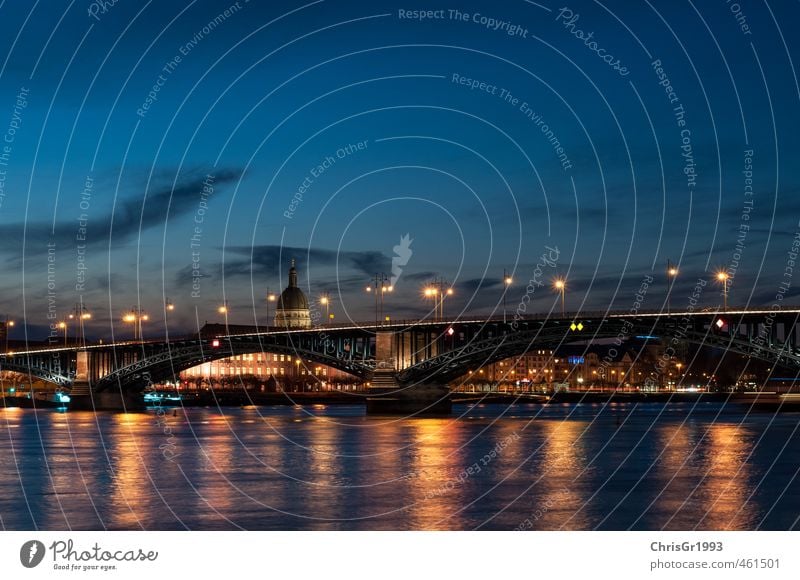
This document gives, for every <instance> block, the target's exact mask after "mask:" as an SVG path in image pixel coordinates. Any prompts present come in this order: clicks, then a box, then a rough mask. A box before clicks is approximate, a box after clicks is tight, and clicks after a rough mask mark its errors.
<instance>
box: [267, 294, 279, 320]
mask: <svg viewBox="0 0 800 580" xmlns="http://www.w3.org/2000/svg"><path fill="white" fill-rule="evenodd" d="M277 299H278V297H277V296H275V294H273V293H272V290H270V289H269V288H267V328H269V327H270V326H272V322H271V320H270V317H269V303H270V302H275V301H276V300H277Z"/></svg>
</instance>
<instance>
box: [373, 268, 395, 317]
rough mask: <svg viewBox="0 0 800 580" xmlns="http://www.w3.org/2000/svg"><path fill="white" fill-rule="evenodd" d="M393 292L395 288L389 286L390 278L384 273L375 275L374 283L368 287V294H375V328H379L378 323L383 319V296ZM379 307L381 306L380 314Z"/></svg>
mask: <svg viewBox="0 0 800 580" xmlns="http://www.w3.org/2000/svg"><path fill="white" fill-rule="evenodd" d="M393 290H394V287H393V286H392V285H391V284H389V277H388V276H387V275H386V274H384V273H380V274H375V276H374V277H373V278H372V283H371V284H370V285H369V286H367V292H373V291H374V292H375V326H378V321H379V320H381V319H382V318H383V295H384V294H386V293H387V292H392V291H393ZM378 305H380V314H379V310H378Z"/></svg>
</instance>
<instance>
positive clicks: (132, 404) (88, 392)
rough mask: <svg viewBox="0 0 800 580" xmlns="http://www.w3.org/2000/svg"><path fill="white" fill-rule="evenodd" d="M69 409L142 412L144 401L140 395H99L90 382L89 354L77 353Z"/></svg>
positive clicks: (111, 393)
mask: <svg viewBox="0 0 800 580" xmlns="http://www.w3.org/2000/svg"><path fill="white" fill-rule="evenodd" d="M69 398H70V402H69V408H70V410H73V411H127V412H133V411H141V410H144V399H143V398H142V396H141V395H140V394H139V393H136V394H128V393H120V392H118V391H116V392H112V391H104V392H102V393H97V392H95V391H94V389H92V385H91V383H90V381H89V353H88V352H87V351H85V350H79V351H78V352H77V360H76V369H75V380H74V381H73V382H72V389H71V390H70V393H69Z"/></svg>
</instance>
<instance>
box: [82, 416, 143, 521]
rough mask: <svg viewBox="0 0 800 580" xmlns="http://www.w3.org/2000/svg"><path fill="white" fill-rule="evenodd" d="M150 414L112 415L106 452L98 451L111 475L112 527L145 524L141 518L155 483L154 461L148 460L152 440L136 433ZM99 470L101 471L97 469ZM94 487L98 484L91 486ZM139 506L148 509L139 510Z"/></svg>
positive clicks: (100, 458) (106, 439)
mask: <svg viewBox="0 0 800 580" xmlns="http://www.w3.org/2000/svg"><path fill="white" fill-rule="evenodd" d="M147 418H148V415H144V414H138V413H116V414H114V415H112V416H111V418H110V424H109V426H108V428H107V430H106V431H105V433H104V435H105V437H104V443H105V445H106V450H105V451H106V452H107V453H108V459H106V453H102V452H101V453H98V454H97V458H98V461H99V462H100V463H101V464H102V465H103V468H104V471H105V472H106V473H103V474H102V476H101V477H103V478H106V477H110V478H111V489H110V494H109V497H108V500H109V501H110V509H108V510H106V513H107V514H108V515H109V518H110V519H109V520H108V521H107V522H106V525H108V527H110V528H112V529H114V528H117V529H118V528H125V529H137V528H140V527H142V522H141V518H142V517H144V516H145V514H146V513H147V510H148V508H147V507H145V506H146V505H147V504H148V503H149V502H148V501H147V500H148V499H149V495H150V494H151V493H152V489H153V487H152V485H151V484H150V480H149V478H148V473H151V472H152V470H153V467H154V466H153V465H152V463H151V462H150V461H148V456H149V453H148V447H149V446H150V445H151V442H149V441H147V440H143V441H137V438H136V434H137V433H138V432H140V430H141V423H143V422H144V421H145V420H146V419H147ZM95 473H98V475H99V472H98V471H95ZM90 488H96V487H95V486H91V485H90ZM137 509H142V510H144V511H145V513H144V514H141V515H140V514H138V513H137Z"/></svg>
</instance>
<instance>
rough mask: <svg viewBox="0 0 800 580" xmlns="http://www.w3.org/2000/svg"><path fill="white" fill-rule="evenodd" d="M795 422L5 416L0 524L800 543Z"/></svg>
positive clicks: (636, 409)
mask: <svg viewBox="0 0 800 580" xmlns="http://www.w3.org/2000/svg"><path fill="white" fill-rule="evenodd" d="M799 419H800V415H799V414H795V413H781V414H770V413H755V412H748V410H747V408H744V407H740V406H735V407H734V406H724V405H722V404H719V403H703V404H692V403H676V404H653V403H647V404H633V403H630V404H609V405H601V404H592V405H589V404H587V405H576V404H570V405H567V404H564V405H547V406H540V405H533V404H532V405H512V406H504V405H476V406H465V405H456V406H455V407H454V413H453V415H452V417H449V418H417V419H414V418H411V419H405V418H404V419H399V418H380V417H367V416H365V413H364V409H363V407H361V406H347V405H342V406H337V405H329V406H309V407H294V408H293V407H243V408H222V409H208V408H192V409H186V410H182V409H177V410H173V409H171V408H170V409H160V410H159V409H156V410H150V411H148V412H145V413H138V414H128V415H125V414H113V413H99V414H92V413H85V412H59V411H57V410H52V409H49V410H38V411H37V410H31V409H12V408H9V409H0V437H2V442H1V443H0V445H1V446H2V449H3V451H2V453H1V454H0V525H1V526H2V528H3V529H8V530H21V529H45V530H66V529H72V530H87V529H88V530H99V529H110V530H139V529H144V530H154V529H159V530H172V529H177V530H181V529H191V530H236V529H247V530H254V529H268V530H275V529H277V530H286V529H289V530H341V529H348V530H349V529H357V530H385V529H388V530H432V529H437V530H439V529H442V530H474V529H480V530H514V529H534V530H558V529H564V530H592V529H603V530H625V529H639V530H641V529H644V530H660V529H678V530H689V529H733V530H752V529H797V528H798V527H799V526H798V514H800V482H799V481H798V477H797V475H798V470H800V434H798V425H800V421H799Z"/></svg>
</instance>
